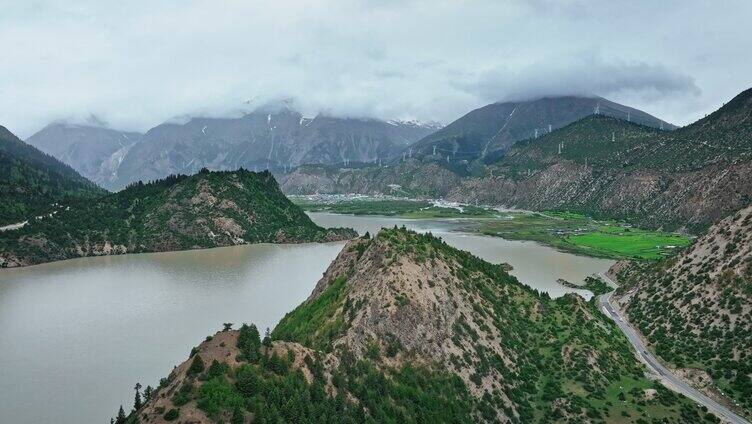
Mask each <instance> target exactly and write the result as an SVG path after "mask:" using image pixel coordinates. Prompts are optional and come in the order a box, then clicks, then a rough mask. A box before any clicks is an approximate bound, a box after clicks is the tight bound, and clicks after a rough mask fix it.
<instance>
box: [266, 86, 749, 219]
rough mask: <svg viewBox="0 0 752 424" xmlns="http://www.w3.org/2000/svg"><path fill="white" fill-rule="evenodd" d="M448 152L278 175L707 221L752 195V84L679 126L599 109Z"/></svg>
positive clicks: (354, 187) (296, 188) (620, 215)
mask: <svg viewBox="0 0 752 424" xmlns="http://www.w3.org/2000/svg"><path fill="white" fill-rule="evenodd" d="M450 126H451V125H450ZM448 127H449V126H448ZM448 127H447V128H448ZM418 144H420V142H419V143H418ZM450 159H451V158H450ZM442 161H443V160H439V161H426V160H424V159H421V158H412V159H407V160H405V161H399V162H397V163H394V164H390V165H388V166H381V167H376V166H371V167H367V168H342V167H321V166H306V167H300V168H297V169H296V170H295V171H294V172H292V173H290V174H288V175H282V176H280V185H281V186H282V188H283V190H284V191H285V192H288V193H295V194H309V193H362V194H379V193H388V194H402V195H407V196H413V197H422V196H427V197H434V198H436V197H444V198H447V199H449V200H453V201H458V202H465V203H476V202H477V203H481V204H486V205H496V206H507V207H517V208H523V209H532V210H568V211H578V212H583V213H585V214H587V215H590V216H595V217H610V218H617V219H623V220H626V221H629V222H632V223H635V224H639V225H641V226H645V227H649V228H664V229H677V228H685V229H688V230H690V231H694V230H697V231H702V230H703V229H705V228H707V227H708V226H709V225H710V224H711V223H713V222H715V221H717V220H719V219H721V218H723V217H725V216H727V215H728V214H730V213H732V212H734V211H736V210H738V209H741V208H742V207H744V206H746V205H748V204H749V203H750V201H752V89H750V90H746V91H744V92H742V93H740V94H739V95H737V96H736V97H735V98H734V99H732V100H731V101H729V102H728V103H727V104H725V105H724V106H723V107H721V108H720V109H719V110H718V111H716V112H714V113H712V114H710V115H708V116H707V117H705V118H703V119H700V120H699V121H697V122H695V123H693V124H691V125H688V126H686V127H682V128H679V129H676V130H673V131H667V130H660V129H659V128H655V127H650V126H644V125H640V124H637V123H635V122H629V121H627V120H624V119H619V118H614V117H610V116H607V115H605V114H603V113H600V114H598V115H589V116H587V117H585V118H583V119H580V120H578V121H575V122H573V123H570V124H568V125H566V126H564V127H562V128H559V129H557V130H553V131H552V132H551V133H546V134H539V136H538V137H537V138H536V137H532V138H528V139H526V140H521V141H518V142H516V143H515V144H514V145H513V146H512V147H511V148H509V149H507V150H506V151H505V152H504V154H503V155H501V156H497V157H494V158H491V159H489V161H488V164H486V165H479V164H476V165H475V166H474V167H473V169H472V172H471V173H469V174H468V173H466V172H456V169H453V168H452V167H451V166H445V165H443V164H442Z"/></svg>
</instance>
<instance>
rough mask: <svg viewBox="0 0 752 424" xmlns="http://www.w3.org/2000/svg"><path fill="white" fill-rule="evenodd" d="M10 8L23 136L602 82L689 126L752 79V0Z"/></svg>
mask: <svg viewBox="0 0 752 424" xmlns="http://www.w3.org/2000/svg"><path fill="white" fill-rule="evenodd" d="M0 2H2V0H0ZM8 3H10V4H8V5H5V4H3V6H2V7H1V8H2V10H3V13H2V14H0V50H1V51H3V66H1V67H0V98H2V101H1V102H0V125H5V126H7V127H9V128H10V129H11V130H12V131H14V132H16V133H18V134H19V135H20V136H22V137H26V136H28V135H30V134H31V133H33V132H34V131H36V130H37V129H39V128H41V127H42V126H44V125H46V124H47V123H49V122H51V121H54V120H59V119H66V120H69V121H76V120H78V121H80V122H84V121H85V120H86V119H87V118H88V117H89V116H91V115H92V114H94V115H96V116H97V117H99V118H100V119H102V120H103V121H106V122H108V123H109V124H110V125H111V126H112V127H115V128H123V129H129V130H133V129H135V130H141V131H143V130H146V129H148V128H150V127H152V126H154V125H157V124H159V123H161V122H164V121H166V120H169V119H174V118H175V117H186V116H195V115H211V116H224V115H229V114H238V113H242V112H243V111H247V110H249V109H252V108H253V107H255V106H257V105H262V104H265V103H268V102H271V101H275V100H279V99H284V98H294V99H295V104H296V106H297V107H299V108H300V109H302V110H303V112H304V113H306V114H308V115H312V114H315V113H318V112H319V111H326V112H327V113H330V114H336V115H346V116H368V117H377V118H406V119H413V118H415V119H422V120H440V121H444V122H448V121H451V120H453V119H455V118H457V117H458V116H460V115H462V114H464V113H466V112H467V111H469V110H470V109H472V108H476V107H479V106H482V105H484V104H486V103H488V102H491V101H496V100H502V99H511V98H521V97H530V96H540V95H552V94H564V93H578V94H581V93H592V94H599V95H603V96H606V97H609V98H610V99H611V100H615V101H621V102H625V103H628V104H630V105H631V106H635V107H639V108H642V109H645V110H647V111H648V112H650V113H653V114H655V115H657V116H660V117H662V118H665V119H667V120H671V121H673V122H677V123H687V122H691V121H692V120H694V119H696V118H697V117H699V116H702V114H704V113H707V112H708V111H711V110H712V109H714V108H715V107H717V106H719V105H720V104H721V103H722V102H723V101H725V100H728V98H730V97H731V96H733V95H734V94H736V93H738V92H739V91H741V90H742V89H744V88H747V87H748V86H749V85H750V84H752V77H750V76H752V56H750V55H742V54H739V52H740V51H743V48H744V47H745V46H747V45H752V33H750V32H749V31H748V30H747V23H746V22H745V19H746V17H747V16H749V15H750V14H752V3H750V2H747V1H744V0H730V3H731V4H729V5H727V7H724V8H720V7H717V6H715V5H713V4H710V3H707V2H704V1H701V0H688V1H684V2H679V1H677V0H671V1H666V2H653V1H648V0H638V1H634V2H629V3H628V4H620V5H618V6H614V5H613V4H611V3H607V2H600V1H596V0H567V1H563V2H562V1H556V2H552V1H551V0H534V1H523V0H504V1H498V0H464V1H454V0H451V1H450V0H447V1H439V0H436V1H428V0H408V1H386V2H383V1H373V0H355V1H345V0H316V1H314V0H275V1H272V0H256V1H249V0H228V1H223V2H216V1H211V0H184V1H168V0H148V1H147V0H133V1H129V2H114V1H101V0H96V1H95V0H79V1H76V2H70V1H67V0H66V1H64V0H35V1H29V2H17V1H11V2H8ZM249 99H252V101H251V102H248V103H246V101H247V100H249Z"/></svg>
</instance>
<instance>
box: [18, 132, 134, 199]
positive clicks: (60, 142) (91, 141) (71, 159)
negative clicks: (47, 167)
mask: <svg viewBox="0 0 752 424" xmlns="http://www.w3.org/2000/svg"><path fill="white" fill-rule="evenodd" d="M141 137H142V134H140V133H137V132H128V131H118V130H114V129H109V128H104V127H100V126H92V125H72V124H65V123H54V124H50V125H48V126H46V127H44V128H43V129H41V130H40V131H38V132H36V133H35V134H34V135H32V136H31V137H29V138H28V139H27V140H26V142H27V143H29V144H31V145H33V146H35V147H36V148H38V149H39V150H41V151H43V152H45V153H47V154H49V155H51V156H54V157H56V158H57V159H59V160H60V161H62V162H64V163H67V164H69V165H70V166H71V167H72V168H73V169H75V170H76V171H78V172H80V173H81V175H83V176H85V177H86V178H88V179H89V180H91V181H94V182H95V183H97V184H99V185H100V186H102V187H105V188H108V189H113V188H114V186H113V183H114V182H115V181H117V179H118V175H117V173H118V167H119V166H120V162H121V161H122V160H123V158H124V157H125V155H126V154H127V153H128V150H130V148H131V147H132V146H133V144H135V143H137V142H138V141H139V140H140V139H141Z"/></svg>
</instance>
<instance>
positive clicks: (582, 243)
mask: <svg viewBox="0 0 752 424" xmlns="http://www.w3.org/2000/svg"><path fill="white" fill-rule="evenodd" d="M290 198H291V200H292V201H293V202H294V203H296V204H298V205H299V206H301V207H302V208H303V209H305V210H307V211H316V212H323V211H326V212H331V213H339V214H352V215H385V216H397V217H400V218H416V219H421V218H423V219H425V218H447V219H452V218H467V223H466V225H464V226H463V228H462V230H463V231H468V232H477V233H481V234H485V235H489V236H496V237H502V238H505V239H508V240H532V241H537V242H540V243H543V244H546V245H549V246H552V247H555V248H557V249H560V250H563V251H566V252H570V253H575V254H579V255H585V256H593V257H600V258H611V259H640V260H656V259H660V258H663V257H665V256H669V255H671V254H672V253H673V251H674V250H675V249H678V248H681V247H684V246H687V245H689V244H690V242H691V239H690V237H688V236H687V235H684V234H678V233H666V232H661V231H649V230H643V229H639V228H633V227H631V226H630V225H627V224H624V223H620V222H617V221H603V220H595V219H592V218H589V217H587V216H584V215H581V214H576V213H570V212H554V211H550V212H530V211H520V210H505V209H497V208H490V207H484V206H473V205H464V204H459V203H453V202H445V201H440V200H416V199H407V198H399V197H367V196H348V195H326V196H291V197H290Z"/></svg>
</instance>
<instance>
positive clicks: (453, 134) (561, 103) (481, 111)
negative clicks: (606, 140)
mask: <svg viewBox="0 0 752 424" xmlns="http://www.w3.org/2000/svg"><path fill="white" fill-rule="evenodd" d="M596 109H597V110H598V113H600V114H603V115H606V116H613V117H617V118H621V119H625V120H626V119H627V118H629V119H630V120H631V121H632V122H635V123H639V124H642V125H646V126H651V127H655V128H665V129H667V130H668V129H673V128H675V127H674V126H673V125H671V124H669V123H667V122H664V121H661V120H660V119H658V118H655V117H654V116H651V115H649V114H647V113H645V112H642V111H640V110H637V109H634V108H631V107H628V106H624V105H620V104H618V103H614V102H612V101H610V100H607V99H604V98H602V97H575V96H562V97H544V98H541V99H536V100H530V101H524V102H506V103H493V104H490V105H487V106H484V107H481V108H478V109H475V110H473V111H470V112H469V113H467V114H466V115H465V116H463V117H461V118H459V119H457V120H456V121H454V122H452V123H451V124H449V125H447V126H446V127H444V128H443V129H441V130H438V131H436V132H435V133H433V134H431V135H429V136H426V137H425V138H423V139H422V140H420V141H418V142H417V143H415V145H414V146H412V151H413V153H414V154H416V155H418V156H431V155H433V152H434V147H435V148H436V155H438V156H440V157H441V158H444V157H446V156H449V160H450V161H452V162H456V161H460V160H469V161H472V160H474V159H477V158H479V157H484V156H486V155H489V153H492V152H494V151H497V150H501V151H504V150H506V149H507V148H509V147H510V146H511V145H512V144H514V142H516V141H518V140H524V139H527V138H533V137H535V136H536V134H540V135H543V134H547V133H549V132H550V131H551V130H554V129H557V128H561V127H563V126H565V125H568V124H570V123H572V122H574V121H577V120H580V119H582V118H584V117H586V116H588V115H591V114H593V113H594V112H595V111H596Z"/></svg>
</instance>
